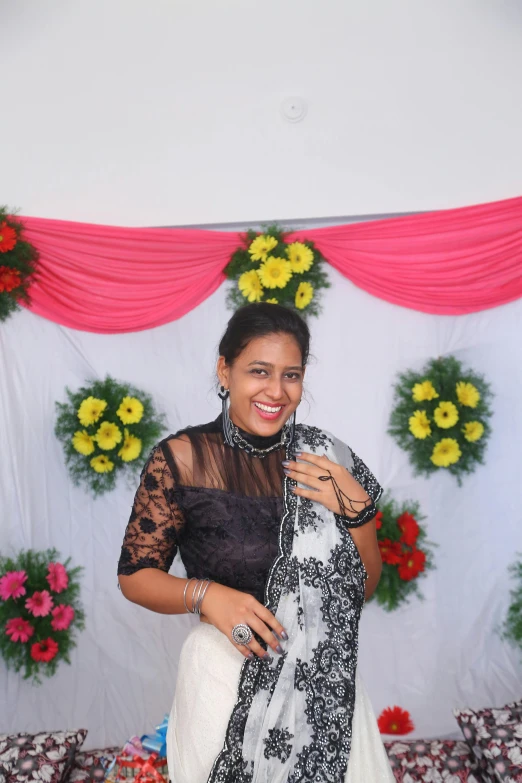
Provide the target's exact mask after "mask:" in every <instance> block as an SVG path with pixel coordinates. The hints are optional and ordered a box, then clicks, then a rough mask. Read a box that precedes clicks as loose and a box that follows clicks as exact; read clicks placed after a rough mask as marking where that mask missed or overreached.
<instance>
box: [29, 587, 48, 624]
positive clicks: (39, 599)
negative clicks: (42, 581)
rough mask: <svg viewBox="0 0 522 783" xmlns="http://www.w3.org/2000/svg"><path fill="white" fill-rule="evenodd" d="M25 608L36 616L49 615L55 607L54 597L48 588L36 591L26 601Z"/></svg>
mask: <svg viewBox="0 0 522 783" xmlns="http://www.w3.org/2000/svg"><path fill="white" fill-rule="evenodd" d="M25 608H26V609H28V610H29V611H30V612H31V614H32V615H34V616H35V617H47V615H48V614H49V612H50V611H51V609H52V608H53V599H52V598H51V596H50V594H49V592H48V591H47V590H42V591H41V592H35V593H33V594H32V596H31V598H28V599H27V601H26V602H25Z"/></svg>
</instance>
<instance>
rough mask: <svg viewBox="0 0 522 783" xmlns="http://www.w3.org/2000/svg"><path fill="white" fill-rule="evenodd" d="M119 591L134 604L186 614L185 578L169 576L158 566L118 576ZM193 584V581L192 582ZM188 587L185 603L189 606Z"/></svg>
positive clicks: (166, 611)
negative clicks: (184, 598)
mask: <svg viewBox="0 0 522 783" xmlns="http://www.w3.org/2000/svg"><path fill="white" fill-rule="evenodd" d="M118 581H119V583H120V588H121V592H122V593H123V595H124V596H125V598H127V599H128V600H129V601H132V603H134V604H138V605H139V606H143V607H145V609H150V610H151V611H152V612H159V613H160V614H186V612H187V610H186V609H185V605H184V603H183V591H184V589H185V585H186V583H187V580H186V579H181V578H180V577H178V576H171V575H170V574H166V573H165V571H160V570H159V568H142V569H141V571H137V572H136V573H135V574H131V575H130V576H125V575H123V574H120V575H119V576H118ZM192 584H194V583H192ZM190 596H191V589H190V587H189V588H188V590H187V604H188V606H190V600H189V599H190Z"/></svg>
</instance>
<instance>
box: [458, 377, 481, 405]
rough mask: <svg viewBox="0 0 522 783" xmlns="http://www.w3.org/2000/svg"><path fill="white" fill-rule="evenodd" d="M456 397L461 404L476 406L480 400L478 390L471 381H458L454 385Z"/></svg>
mask: <svg viewBox="0 0 522 783" xmlns="http://www.w3.org/2000/svg"><path fill="white" fill-rule="evenodd" d="M456 391H457V398H458V401H459V402H460V404H461V405H466V406H468V407H469V408H476V407H477V405H478V403H479V401H480V392H479V390H478V389H477V387H476V386H473V384H472V383H465V382H464V381H459V383H457V386H456Z"/></svg>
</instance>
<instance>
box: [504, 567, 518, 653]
mask: <svg viewBox="0 0 522 783" xmlns="http://www.w3.org/2000/svg"><path fill="white" fill-rule="evenodd" d="M509 570H510V571H511V573H512V574H513V579H514V580H515V582H516V584H515V587H514V589H513V590H511V593H510V595H511V603H510V605H509V609H508V613H507V617H506V620H505V621H504V629H503V630H504V632H503V638H504V639H507V640H508V641H510V642H511V643H512V644H513V645H515V646H516V647H518V649H519V650H520V651H522V560H518V561H517V562H516V563H512V565H510V567H509Z"/></svg>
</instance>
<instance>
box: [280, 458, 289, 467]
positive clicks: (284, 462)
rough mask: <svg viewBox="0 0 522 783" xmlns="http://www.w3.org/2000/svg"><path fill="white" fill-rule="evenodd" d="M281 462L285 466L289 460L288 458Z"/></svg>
mask: <svg viewBox="0 0 522 783" xmlns="http://www.w3.org/2000/svg"><path fill="white" fill-rule="evenodd" d="M282 464H283V465H285V466H286V465H290V460H289V459H284V460H283V462H282Z"/></svg>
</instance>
